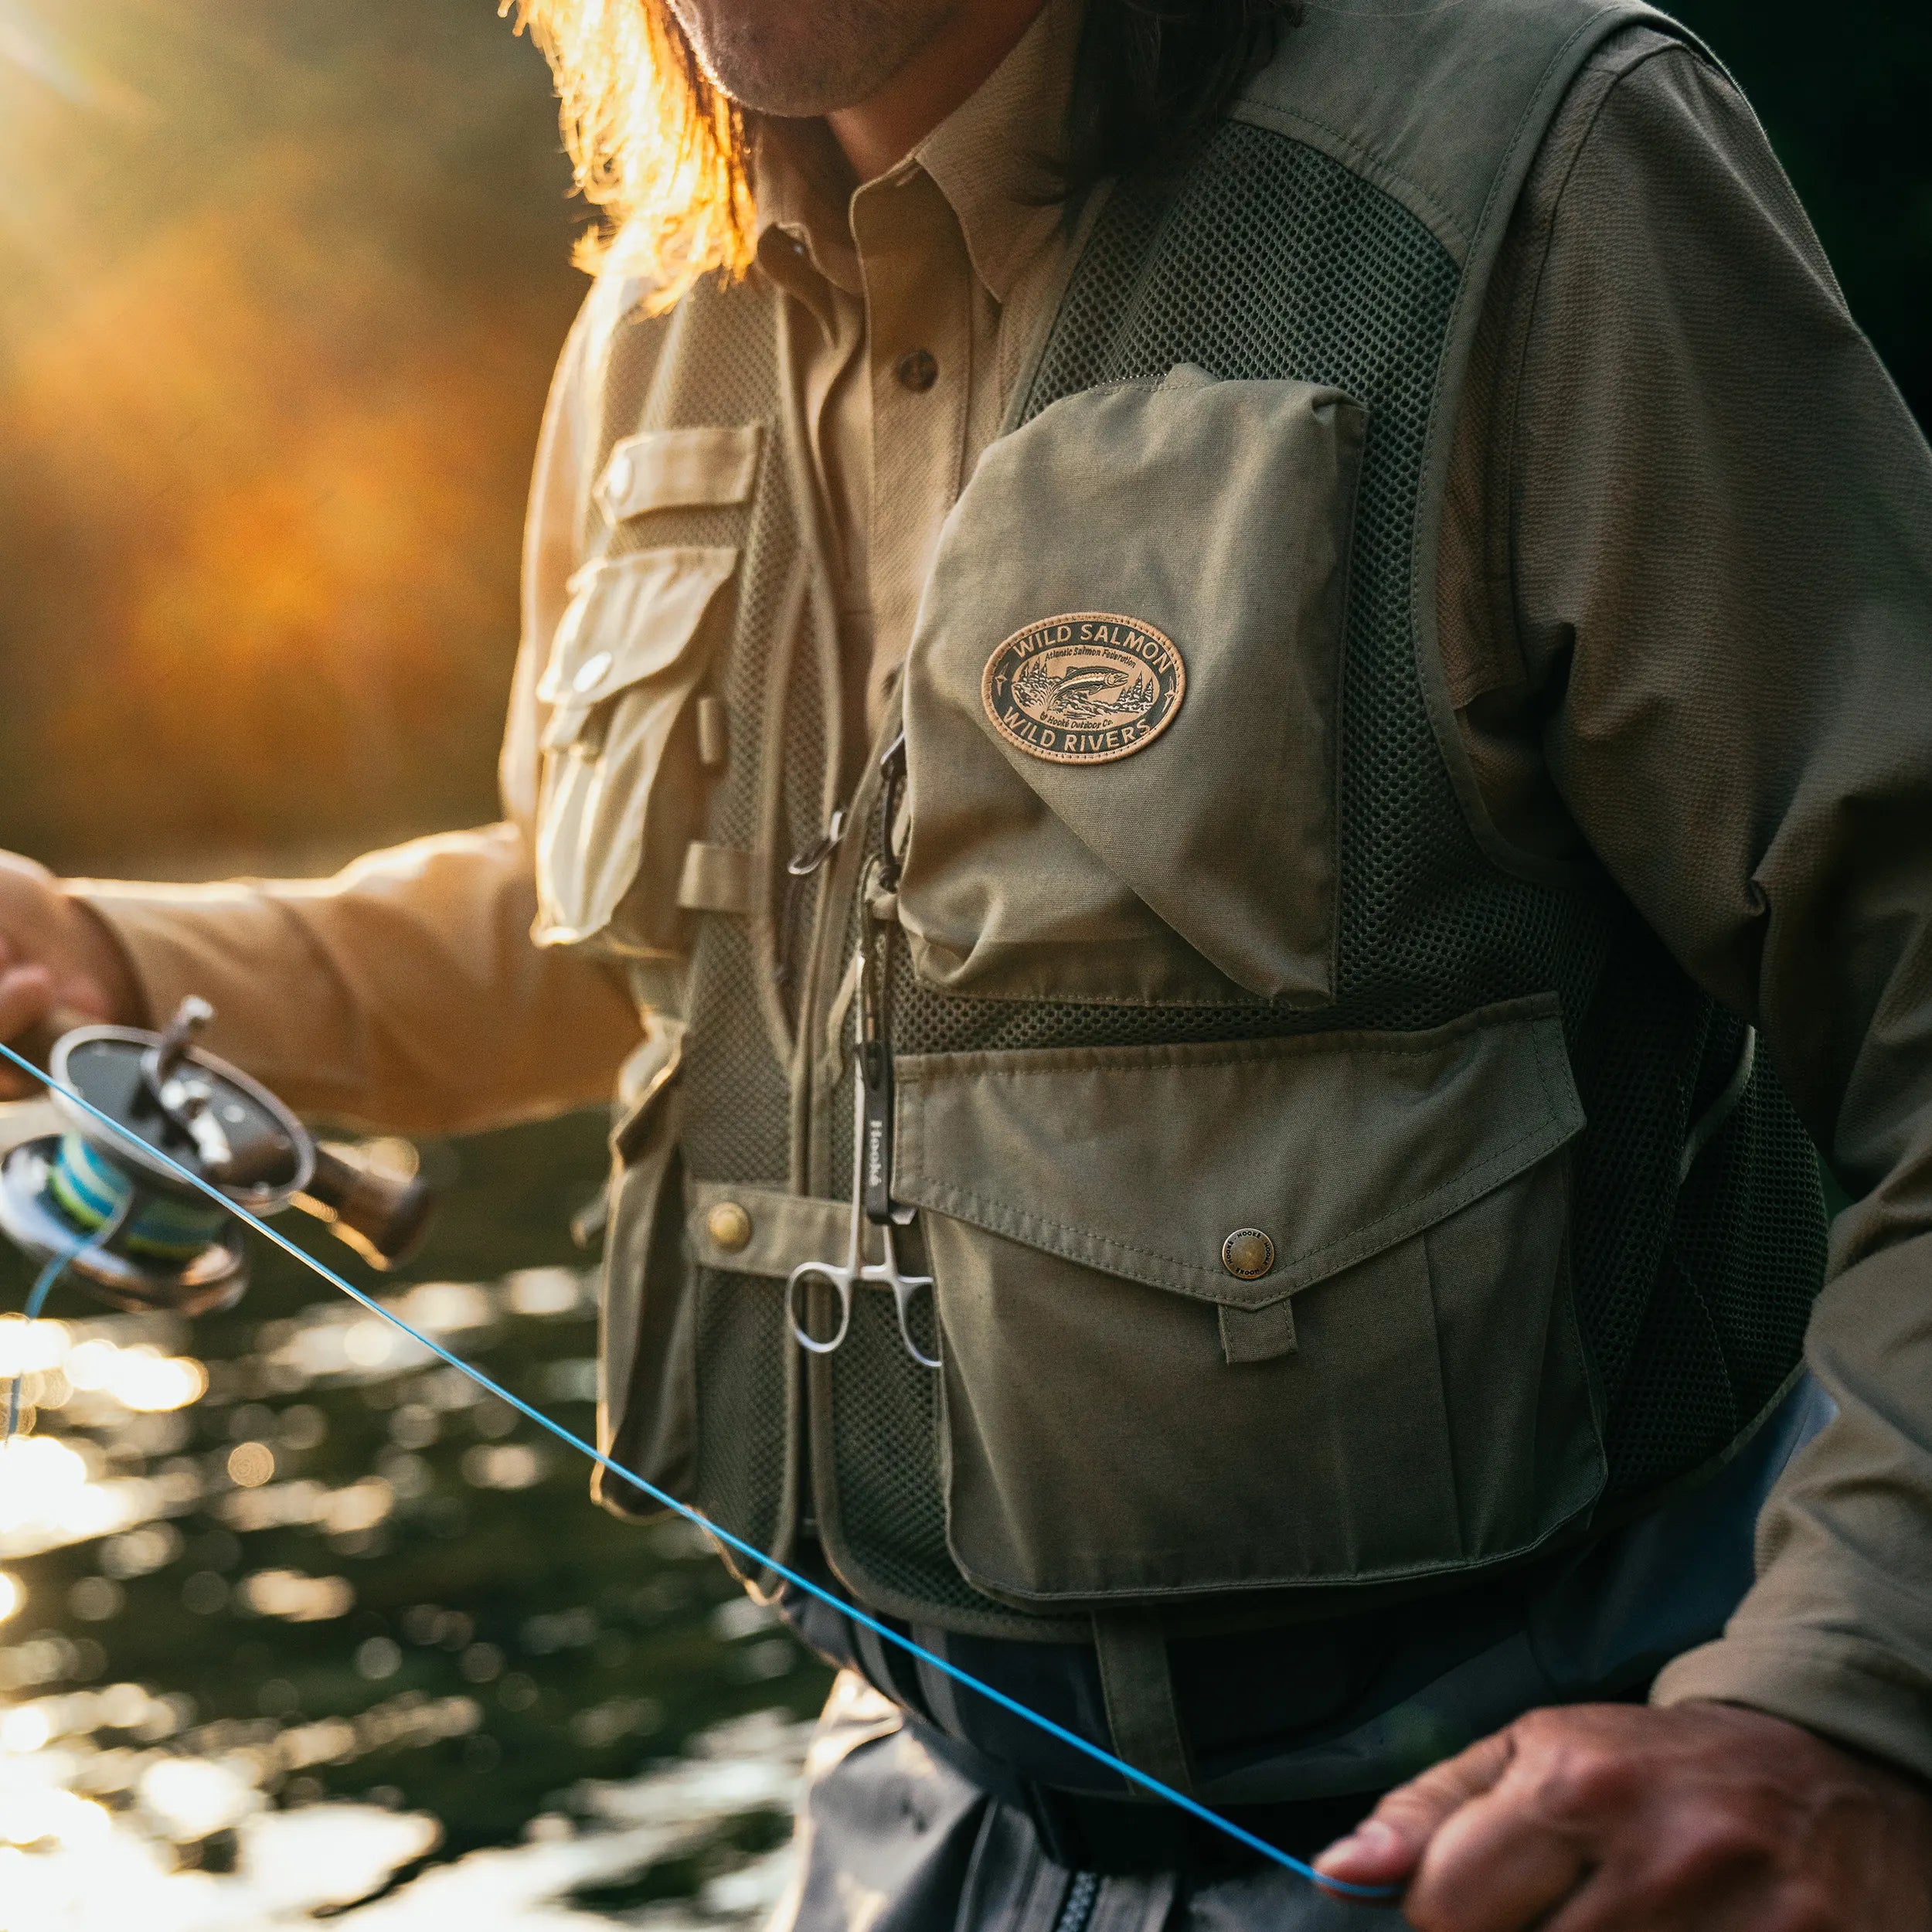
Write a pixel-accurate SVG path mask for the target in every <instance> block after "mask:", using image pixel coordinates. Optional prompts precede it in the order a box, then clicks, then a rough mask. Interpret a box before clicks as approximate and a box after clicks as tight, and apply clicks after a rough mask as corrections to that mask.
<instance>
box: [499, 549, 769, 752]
mask: <svg viewBox="0 0 1932 1932" xmlns="http://www.w3.org/2000/svg"><path fill="white" fill-rule="evenodd" d="M737 565H738V553H737V552H736V550H735V549H730V548H725V547H719V548H702V547H691V548H674V549H658V550H639V551H637V552H635V553H633V554H632V555H631V556H621V557H612V558H609V559H607V560H605V561H604V562H603V563H594V564H593V565H591V566H590V568H589V569H588V570H583V571H581V572H580V573H578V577H577V583H576V595H575V596H574V597H572V599H571V600H570V604H569V606H568V607H567V608H566V610H565V611H564V613H563V621H561V622H560V624H558V625H557V630H556V639H555V641H553V643H552V645H551V646H550V659H549V664H548V665H546V667H545V668H544V672H543V679H542V680H541V682H539V684H538V685H537V692H536V694H537V696H538V698H539V699H540V700H541V701H542V702H543V703H545V704H546V705H549V706H552V707H553V712H554V715H553V717H552V719H551V723H550V728H549V730H548V731H547V732H546V734H545V737H544V745H545V748H546V750H557V749H558V748H559V746H560V744H563V743H569V742H570V740H572V739H573V738H574V737H575V736H577V733H578V731H579V730H580V729H581V727H582V724H583V719H584V718H585V716H587V714H588V713H590V711H591V710H592V709H594V708H595V707H596V706H597V705H599V704H600V703H601V702H603V701H604V699H606V698H608V697H610V696H613V695H614V693H615V692H619V691H622V690H624V689H626V688H627V687H628V686H629V685H634V684H639V683H641V682H643V681H644V680H645V679H646V678H652V677H655V676H656V675H658V672H662V671H666V670H668V669H669V668H671V666H672V665H674V664H675V663H676V662H678V660H679V658H682V656H683V655H684V654H685V651H686V650H687V649H689V647H690V644H691V641H692V638H695V637H696V635H697V633H698V627H699V624H702V622H703V621H704V614H705V613H706V611H708V610H709V608H710V607H711V600H712V599H713V597H716V595H717V594H718V592H719V590H720V589H721V588H722V587H723V586H724V584H725V583H726V582H727V581H728V580H730V576H731V573H732V572H733V570H736V568H737Z"/></svg>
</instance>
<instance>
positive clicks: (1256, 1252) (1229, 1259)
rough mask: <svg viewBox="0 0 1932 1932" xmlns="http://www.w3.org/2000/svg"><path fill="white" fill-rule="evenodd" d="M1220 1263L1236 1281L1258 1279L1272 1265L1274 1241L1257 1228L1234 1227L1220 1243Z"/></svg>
mask: <svg viewBox="0 0 1932 1932" xmlns="http://www.w3.org/2000/svg"><path fill="white" fill-rule="evenodd" d="M1221 1265H1222V1267H1224V1268H1226V1270H1227V1271H1228V1273H1229V1274H1231V1275H1233V1277H1234V1278H1235V1279H1236V1281H1260V1278H1261V1277H1262V1276H1263V1275H1264V1274H1267V1271H1268V1270H1269V1269H1270V1268H1271V1267H1274V1243H1273V1242H1272V1241H1270V1240H1269V1239H1268V1237H1267V1236H1266V1235H1265V1234H1264V1233H1262V1232H1261V1230H1260V1229H1259V1228H1236V1230H1234V1232H1233V1233H1232V1234H1230V1236H1228V1238H1227V1239H1226V1240H1225V1241H1223V1243H1221Z"/></svg>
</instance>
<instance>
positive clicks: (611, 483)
mask: <svg viewBox="0 0 1932 1932" xmlns="http://www.w3.org/2000/svg"><path fill="white" fill-rule="evenodd" d="M633 481H634V478H633V477H632V474H631V459H630V457H628V456H620V457H618V458H617V461H615V462H614V463H613V464H611V467H610V468H609V469H608V470H607V471H605V473H604V495H606V496H607V497H609V498H610V499H611V502H613V503H616V504H619V505H621V504H622V503H623V502H624V499H625V498H627V497H628V496H629V495H630V494H631V483H632V482H633Z"/></svg>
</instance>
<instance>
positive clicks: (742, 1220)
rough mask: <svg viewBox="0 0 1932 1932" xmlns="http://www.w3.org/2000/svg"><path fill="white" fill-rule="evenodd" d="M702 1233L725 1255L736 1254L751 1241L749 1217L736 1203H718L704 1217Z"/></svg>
mask: <svg viewBox="0 0 1932 1932" xmlns="http://www.w3.org/2000/svg"><path fill="white" fill-rule="evenodd" d="M704 1231H705V1233H707V1234H708V1235H709V1236H711V1239H712V1241H713V1243H714V1244H715V1245H716V1247H721V1248H723V1250H724V1251H725V1253H727V1254H736V1253H737V1252H738V1250H740V1248H742V1247H744V1246H745V1245H746V1244H747V1243H748V1242H749V1241H750V1239H751V1216H750V1215H748V1214H747V1213H746V1212H745V1211H744V1209H743V1208H741V1207H740V1206H739V1205H738V1203H737V1202H736V1201H719V1202H717V1203H716V1205H715V1206H713V1207H712V1208H711V1209H709V1211H708V1212H707V1213H706V1216H705V1217H704Z"/></svg>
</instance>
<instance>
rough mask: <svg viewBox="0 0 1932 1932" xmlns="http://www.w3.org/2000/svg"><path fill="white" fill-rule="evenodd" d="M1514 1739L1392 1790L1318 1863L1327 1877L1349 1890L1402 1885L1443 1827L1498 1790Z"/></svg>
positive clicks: (1500, 1735)
mask: <svg viewBox="0 0 1932 1932" xmlns="http://www.w3.org/2000/svg"><path fill="white" fill-rule="evenodd" d="M1514 1754H1515V1741H1514V1740H1513V1739H1512V1737H1511V1736H1510V1734H1509V1732H1507V1731H1498V1732H1497V1733H1495V1736H1492V1737H1485V1739H1483V1740H1482V1741H1481V1743H1478V1744H1472V1745H1471V1746H1470V1747H1469V1748H1468V1750H1466V1751H1464V1752H1462V1753H1460V1754H1459V1755H1458V1756H1457V1757H1452V1758H1449V1759H1447V1760H1445V1761H1444V1763H1442V1764H1438V1765H1436V1766H1435V1767H1434V1768H1433V1769H1432V1770H1427V1771H1424V1772H1423V1774H1422V1775H1421V1777H1418V1778H1415V1779H1413V1780H1411V1781H1410V1782H1409V1783H1408V1784H1405V1785H1403V1787H1401V1788H1400V1790H1399V1791H1391V1792H1390V1793H1389V1795H1388V1796H1387V1797H1386V1798H1384V1799H1383V1801H1382V1802H1381V1803H1380V1804H1378V1805H1377V1806H1376V1808H1375V1810H1374V1811H1373V1812H1372V1813H1371V1814H1370V1815H1369V1817H1368V1818H1367V1819H1366V1820H1365V1821H1363V1822H1362V1824H1360V1825H1358V1826H1356V1828H1355V1830H1354V1831H1353V1832H1351V1833H1350V1834H1349V1836H1348V1837H1347V1838H1343V1839H1342V1840H1340V1841H1339V1842H1338V1843H1336V1844H1334V1845H1330V1846H1329V1847H1328V1849H1327V1850H1326V1851H1325V1852H1323V1853H1322V1854H1321V1856H1320V1857H1319V1858H1318V1859H1316V1860H1315V1869H1316V1870H1317V1871H1318V1872H1320V1873H1321V1876H1323V1877H1324V1878H1331V1879H1340V1880H1341V1881H1342V1883H1343V1884H1345V1885H1399V1884H1400V1883H1402V1881H1403V1879H1406V1878H1407V1877H1408V1876H1409V1875H1410V1872H1413V1870H1414V1869H1416V1866H1417V1865H1418V1864H1419V1863H1420V1861H1421V1858H1422V1855H1423V1852H1424V1850H1426V1849H1427V1846H1428V1844H1429V1841H1430V1838H1433V1837H1434V1835H1435V1834H1436V1833H1437V1831H1439V1830H1440V1828H1441V1827H1442V1825H1443V1824H1444V1821H1446V1820H1447V1819H1448V1818H1452V1817H1454V1815H1455V1814H1456V1813H1457V1812H1458V1811H1460V1810H1461V1808H1463V1806H1464V1805H1465V1804H1468V1802H1469V1801H1470V1800H1471V1799H1472V1798H1480V1797H1481V1795H1482V1794H1483V1793H1484V1792H1485V1791H1490V1790H1492V1789H1493V1788H1494V1787H1495V1784H1496V1781H1497V1780H1498V1779H1499V1778H1500V1777H1502V1774H1503V1773H1504V1772H1505V1771H1506V1770H1508V1769H1509V1761H1510V1759H1511V1757H1512V1756H1513V1755H1514Z"/></svg>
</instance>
